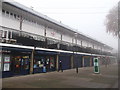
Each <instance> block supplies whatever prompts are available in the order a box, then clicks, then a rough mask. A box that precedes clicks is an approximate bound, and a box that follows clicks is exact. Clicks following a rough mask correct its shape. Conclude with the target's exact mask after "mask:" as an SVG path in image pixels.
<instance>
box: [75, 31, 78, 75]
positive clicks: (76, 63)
mask: <svg viewBox="0 0 120 90" xmlns="http://www.w3.org/2000/svg"><path fill="white" fill-rule="evenodd" d="M77 35H78V33H75V44H76V49H75V50H76V54H75V57H76V58H77ZM76 73H78V64H77V59H76Z"/></svg>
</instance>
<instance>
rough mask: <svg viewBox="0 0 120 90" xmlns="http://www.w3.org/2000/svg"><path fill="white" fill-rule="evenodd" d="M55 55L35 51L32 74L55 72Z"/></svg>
mask: <svg viewBox="0 0 120 90" xmlns="http://www.w3.org/2000/svg"><path fill="white" fill-rule="evenodd" d="M56 54H57V53H53V52H50V53H48V52H47V51H44V52H43V51H36V53H35V57H34V70H33V73H43V72H50V71H55V70H56Z"/></svg>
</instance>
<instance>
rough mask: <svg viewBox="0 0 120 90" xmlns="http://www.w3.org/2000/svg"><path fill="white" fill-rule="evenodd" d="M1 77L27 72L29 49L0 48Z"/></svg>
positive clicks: (28, 68) (28, 67)
mask: <svg viewBox="0 0 120 90" xmlns="http://www.w3.org/2000/svg"><path fill="white" fill-rule="evenodd" d="M2 49H3V50H2V56H1V58H2V77H3V78H4V77H10V76H16V75H26V74H29V70H30V55H31V51H30V50H27V51H26V50H25V49H18V48H14V49H13V48H8V47H7V48H6V47H3V48H2Z"/></svg>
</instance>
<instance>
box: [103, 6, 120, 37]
mask: <svg viewBox="0 0 120 90" xmlns="http://www.w3.org/2000/svg"><path fill="white" fill-rule="evenodd" d="M105 25H106V31H107V32H108V33H112V34H113V35H114V36H117V37H120V35H119V30H118V6H114V7H113V8H112V9H111V10H110V11H109V13H108V15H107V16H106V20H105Z"/></svg>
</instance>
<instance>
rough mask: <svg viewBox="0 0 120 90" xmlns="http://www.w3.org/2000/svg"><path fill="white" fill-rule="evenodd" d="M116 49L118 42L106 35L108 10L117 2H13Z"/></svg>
mask: <svg viewBox="0 0 120 90" xmlns="http://www.w3.org/2000/svg"><path fill="white" fill-rule="evenodd" d="M14 1H17V2H19V3H21V4H23V5H25V6H27V7H30V8H33V10H35V11H38V12H40V13H42V14H45V15H47V16H48V17H51V18H53V19H55V20H57V21H61V22H62V23H63V24H65V25H68V26H70V27H71V28H74V29H77V30H78V31H80V32H82V33H84V34H86V35H87V36H90V37H92V38H94V39H96V40H98V41H100V42H103V43H105V44H107V45H109V46H111V47H113V48H115V49H118V40H117V38H116V37H113V36H112V35H111V34H108V33H106V27H105V25H104V22H105V19H106V15H107V14H108V12H109V10H110V9H111V8H112V7H113V6H115V5H117V3H118V1H119V0H14Z"/></svg>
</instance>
